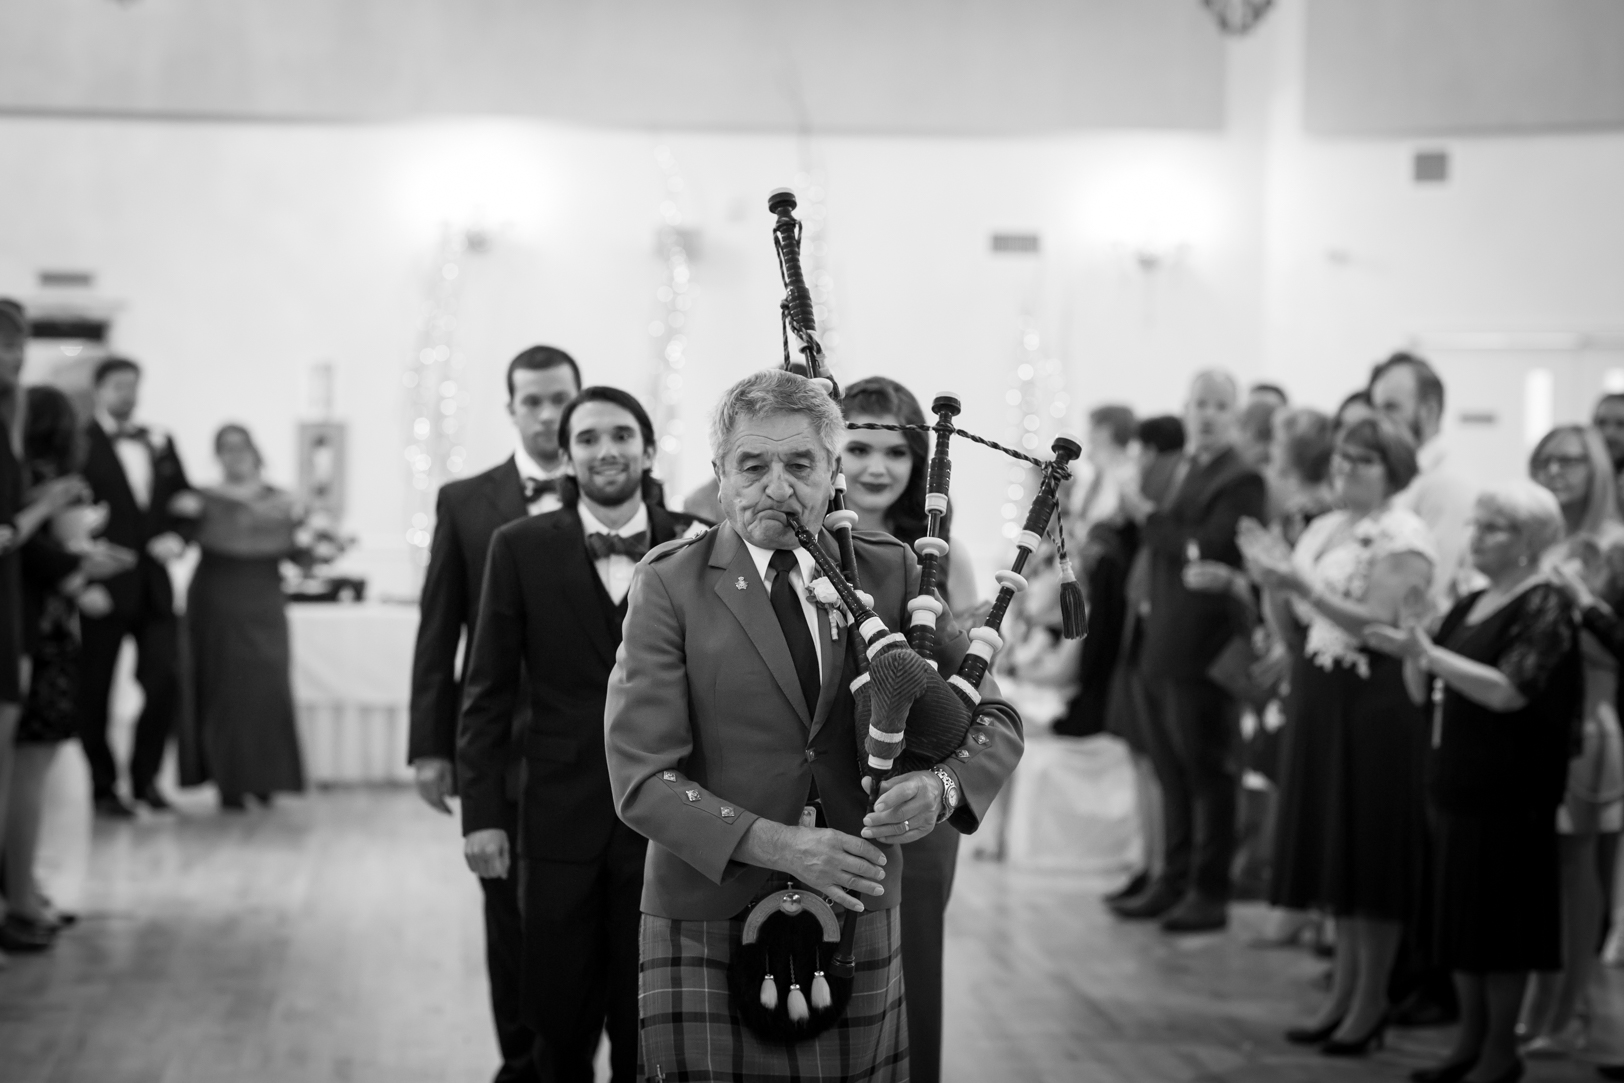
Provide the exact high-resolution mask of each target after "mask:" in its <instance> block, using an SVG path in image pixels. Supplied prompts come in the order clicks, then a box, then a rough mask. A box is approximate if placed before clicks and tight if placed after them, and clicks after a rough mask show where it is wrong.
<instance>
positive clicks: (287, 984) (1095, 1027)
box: [0, 790, 1596, 1083]
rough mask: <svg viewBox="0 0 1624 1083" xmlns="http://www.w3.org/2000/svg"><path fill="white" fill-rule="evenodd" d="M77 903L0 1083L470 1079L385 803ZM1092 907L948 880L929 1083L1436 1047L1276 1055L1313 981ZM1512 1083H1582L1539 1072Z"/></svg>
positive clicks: (14, 980) (1374, 1067)
mask: <svg viewBox="0 0 1624 1083" xmlns="http://www.w3.org/2000/svg"><path fill="white" fill-rule="evenodd" d="M98 831H99V834H98V838H97V845H96V871H95V873H94V875H93V880H92V884H91V887H90V896H91V898H92V899H94V900H96V901H95V904H94V905H93V906H92V907H91V908H90V909H89V911H88V912H87V913H86V915H85V919H84V921H83V922H82V923H81V925H80V926H79V927H78V928H76V929H75V930H73V931H71V932H70V933H69V934H68V935H66V936H65V937H64V939H63V940H62V942H61V943H60V945H59V946H58V948H57V949H56V951H54V952H53V953H51V954H50V955H48V956H43V957H35V958H27V959H16V958H14V959H13V960H12V963H11V966H10V967H9V968H8V969H7V970H5V971H3V972H0V1083H88V1081H98V1083H218V1081H222V1080H233V1081H241V1083H303V1081H307V1080H310V1081H328V1080H344V1081H351V1083H373V1081H377V1083H384V1081H388V1083H415V1081H419V1080H421V1081H424V1083H428V1081H434V1083H453V1081H463V1080H466V1081H470V1083H474V1081H479V1083H482V1081H484V1080H487V1079H489V1078H490V1075H491V1073H492V1071H493V1070H494V1067H495V1064H494V1042H493V1039H492V1037H491V1033H490V1027H489V1023H488V1016H487V1008H486V1001H485V991H484V976H483V968H484V963H483V957H482V941H481V936H480V927H479V893H478V889H477V886H476V885H475V883H474V881H473V880H472V878H471V877H470V876H469V875H468V874H467V873H466V872H465V871H464V869H463V867H462V862H461V858H460V855H459V847H458V840H457V837H456V831H455V827H454V825H453V823H452V822H451V821H450V820H448V819H446V818H443V817H438V816H435V815H434V814H432V813H430V812H429V811H428V810H426V809H424V808H423V807H422V806H420V805H419V804H417V802H416V799H415V798H414V797H413V796H412V795H411V794H410V793H408V792H406V791H400V790H352V791H334V792H326V793H321V794H317V795H315V796H312V797H309V798H306V799H303V800H297V801H288V802H285V803H284V804H283V805H281V806H279V807H278V808H277V809H275V810H274V811H271V812H268V813H267V812H253V813H250V814H248V815H246V816H236V817H223V816H220V815H218V814H216V813H214V812H213V811H212V810H211V809H210V808H209V805H208V802H207V801H200V802H197V803H189V804H188V806H187V808H186V809H184V810H183V814H182V815H180V816H177V817H171V818H166V819H159V820H147V821H143V822H139V823H135V824H127V825H101V826H100V827H99V828H98ZM1099 887H1100V885H1098V884H1097V883H1092V882H1089V881H1086V880H1083V879H1081V878H1077V877H1070V876H1063V875H1058V874H1023V873H1014V872H1010V871H1009V870H1007V869H1005V868H1004V867H1002V866H999V865H993V864H988V863H983V862H977V861H971V860H968V859H967V860H965V861H963V862H962V863H961V864H960V866H959V880H958V884H957V887H956V890H955V895H954V900H953V906H952V909H951V910H950V912H949V915H948V949H947V953H948V955H947V982H948V994H947V1014H948V1018H947V1033H948V1038H947V1049H946V1054H945V1056H946V1063H947V1066H948V1067H947V1072H948V1078H949V1079H950V1080H954V1081H963V1083H971V1081H981V1080H991V1079H997V1080H1051V1081H1068V1083H1069V1081H1086V1083H1116V1081H1123V1083H1127V1081H1132V1083H1153V1081H1163V1080H1165V1081H1170V1083H1171V1081H1197V1080H1200V1081H1213V1083H1217V1081H1234V1083H1283V1081H1288V1080H1290V1081H1297V1080H1302V1081H1308V1080H1314V1081H1329V1083H1340V1081H1347V1083H1353V1081H1360V1080H1395V1079H1400V1078H1402V1077H1403V1075H1404V1073H1405V1072H1407V1071H1408V1069H1409V1068H1411V1067H1414V1066H1415V1065H1418V1064H1420V1063H1423V1061H1425V1060H1427V1059H1430V1058H1431V1057H1433V1056H1434V1055H1436V1054H1437V1053H1438V1052H1439V1051H1440V1049H1441V1044H1440V1043H1441V1042H1442V1040H1443V1038H1444V1037H1445V1035H1443V1034H1441V1033H1438V1032H1429V1033H1423V1034H1419V1035H1417V1034H1400V1035H1398V1036H1397V1038H1396V1040H1395V1043H1394V1046H1395V1047H1394V1048H1392V1049H1391V1050H1389V1051H1387V1052H1384V1053H1381V1054H1379V1055H1377V1056H1376V1057H1374V1058H1372V1059H1371V1060H1369V1061H1365V1062H1362V1063H1355V1064H1345V1063H1331V1062H1327V1061H1326V1060H1325V1059H1324V1058H1321V1057H1319V1056H1317V1055H1315V1054H1314V1053H1312V1052H1308V1053H1304V1052H1301V1051H1298V1050H1294V1049H1292V1048H1291V1047H1289V1046H1287V1045H1285V1044H1284V1043H1283V1042H1281V1041H1280V1040H1279V1038H1278V1037H1277V1034H1278V1032H1279V1030H1280V1029H1281V1027H1282V1026H1283V1025H1285V1024H1288V1023H1290V1022H1293V1021H1295V1020H1297V1019H1299V1018H1301V1017H1302V1016H1303V1015H1304V1014H1306V1013H1307V1012H1308V1011H1310V1010H1311V1009H1312V1006H1313V1004H1314V1002H1315V1001H1316V999H1317V997H1318V994H1317V993H1316V991H1315V989H1314V985H1313V982H1314V979H1315V976H1316V974H1317V973H1318V972H1319V970H1320V966H1321V964H1318V963H1316V962H1315V961H1313V960H1312V959H1309V958H1307V957H1306V956H1304V955H1302V954H1299V953H1296V952H1280V951H1263V950H1258V949H1255V948H1251V947H1247V946H1246V945H1245V939H1246V937H1247V936H1248V934H1249V933H1250V932H1253V931H1255V930H1256V928H1257V926H1258V924H1259V923H1260V921H1261V915H1259V914H1258V913H1257V912H1256V911H1246V910H1243V911H1242V912H1241V913H1240V914H1239V915H1238V917H1237V922H1236V927H1235V928H1233V929H1232V930H1230V931H1229V932H1228V933H1226V934H1223V935H1215V936H1204V937H1197V938H1193V939H1185V940H1170V939H1167V938H1165V937H1162V936H1161V935H1159V934H1157V933H1155V932H1154V931H1153V930H1150V929H1147V928H1143V927H1139V926H1123V925H1120V924H1118V923H1116V922H1114V921H1112V920H1110V919H1109V918H1108V917H1106V916H1105V915H1104V914H1103V912H1102V910H1101V908H1100V906H1099V904H1098V902H1097V895H1098V891H1099ZM1528 1078H1530V1079H1532V1080H1550V1081H1563V1080H1580V1079H1585V1080H1591V1079H1595V1078H1596V1077H1595V1075H1594V1074H1593V1073H1592V1072H1591V1071H1590V1070H1589V1069H1588V1068H1586V1067H1583V1066H1580V1065H1573V1064H1541V1065H1539V1066H1537V1067H1536V1068H1535V1069H1534V1070H1533V1071H1532V1072H1530V1074H1529V1077H1528Z"/></svg>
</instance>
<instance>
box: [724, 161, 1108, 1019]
mask: <svg viewBox="0 0 1624 1083" xmlns="http://www.w3.org/2000/svg"><path fill="white" fill-rule="evenodd" d="M767 207H768V210H769V211H771V212H772V213H773V215H774V216H775V222H774V226H773V241H774V245H775V247H776V248H777V250H778V265H779V272H780V275H781V277H782V278H783V282H784V289H785V297H784V301H783V304H782V314H783V326H784V367H785V368H786V369H788V370H790V371H796V370H797V369H804V374H805V375H806V377H807V378H808V379H811V380H813V381H814V382H816V383H818V384H819V385H820V386H822V387H823V388H824V390H826V391H827V392H828V394H829V395H830V396H831V397H833V398H834V399H835V400H836V401H837V402H838V401H839V398H840V394H839V387H838V386H837V385H836V383H835V381H834V379H833V377H832V376H831V375H830V374H829V371H828V366H827V364H826V363H825V361H824V355H823V346H822V343H821V342H820V340H819V338H818V334H817V326H816V322H815V319H814V315H813V307H812V299H811V294H810V293H809V292H808V290H807V288H806V282H805V279H804V277H803V275H802V272H801V263H800V222H799V221H798V220H797V219H796V218H795V216H794V213H793V212H794V210H795V207H796V202H795V195H794V193H793V192H792V191H790V190H789V189H787V188H780V189H777V190H776V191H774V192H773V193H772V194H771V195H770V196H769V197H768V202H767ZM791 335H793V336H794V338H795V340H796V343H797V349H798V351H799V353H800V354H801V361H800V362H798V363H797V362H795V361H794V360H792V358H791V355H790V346H789V341H790V336H791ZM960 409H961V406H960V403H959V400H958V399H957V398H955V397H954V396H952V395H940V396H938V397H937V398H936V399H935V401H933V402H932V403H931V411H932V412H933V413H935V414H936V423H935V424H934V425H930V426H928V427H926V428H927V429H928V431H929V432H931V433H932V434H934V436H935V444H934V448H933V450H932V454H931V459H930V466H929V471H928V475H927V492H926V497H925V510H926V532H925V534H924V535H923V536H921V537H920V538H918V539H917V540H916V541H915V542H914V544H913V548H914V551H915V553H916V554H917V555H918V558H919V588H918V592H917V593H916V594H915V595H914V597H913V598H911V599H909V601H908V603H907V607H906V612H907V619H908V626H907V630H906V634H902V633H898V632H895V631H893V630H892V629H891V628H890V627H889V626H887V625H886V623H885V621H884V620H882V619H881V618H880V617H879V616H878V615H877V614H876V613H875V612H874V609H873V605H874V600H873V598H872V597H871V596H869V595H868V594H866V593H864V592H863V591H862V588H861V584H860V582H859V579H858V573H857V556H856V548H855V546H854V544H853V541H852V530H853V528H854V527H855V525H856V523H857V516H856V514H855V513H854V512H851V511H849V510H847V509H846V507H845V489H846V478H845V474H844V473H843V472H839V471H837V473H836V476H835V484H834V493H833V496H832V498H831V500H830V510H829V512H828V513H827V514H826V515H825V516H824V520H823V522H824V526H826V527H827V528H828V529H829V531H830V533H831V534H832V535H833V536H834V538H835V541H836V545H837V548H838V550H839V563H838V564H836V562H835V560H834V559H833V558H831V557H830V555H829V554H828V553H827V552H826V551H825V550H824V549H823V547H822V546H821V545H820V544H819V543H818V539H817V537H816V536H815V535H814V534H813V533H812V532H811V531H810V530H808V529H807V528H806V526H805V524H803V523H802V522H801V521H800V520H799V519H798V518H796V517H795V516H793V515H791V516H789V517H788V522H789V526H790V528H791V529H792V530H793V531H794V533H795V537H796V540H797V541H798V542H799V543H800V545H801V547H802V548H803V549H805V550H806V551H807V552H808V554H810V555H811V557H812V559H813V561H814V562H815V563H816V564H817V566H818V569H819V571H820V572H822V574H823V576H824V577H826V578H827V579H828V580H829V582H830V584H831V585H832V586H833V587H834V589H835V592H836V594H837V595H838V597H839V599H840V603H841V605H842V607H843V608H844V609H845V611H846V614H847V616H848V617H849V618H850V625H851V627H852V629H853V630H854V631H855V633H856V634H855V635H854V636H850V637H848V643H849V644H850V648H849V649H851V650H853V652H854V653H853V659H854V662H855V668H856V670H857V676H856V678H855V679H854V680H853V681H852V683H851V692H852V696H853V700H854V703H855V727H856V734H857V742H856V743H857V750H856V751H857V754H858V757H859V762H860V765H861V768H862V772H863V786H864V788H865V789H866V790H867V791H868V811H869V812H873V811H874V805H875V802H876V801H877V800H878V798H879V795H880V784H881V783H882V782H883V781H884V780H885V779H887V778H890V777H893V776H894V775H898V774H904V773H907V772H911V771H923V770H929V769H930V768H932V767H934V766H935V765H937V764H939V763H942V762H943V761H950V760H951V759H952V758H953V757H954V755H955V753H958V752H959V751H960V749H961V748H962V747H963V746H964V744H965V741H966V740H967V738H969V736H970V730H971V727H972V726H973V725H974V723H975V713H976V710H977V708H978V707H979V706H980V704H981V692H980V686H981V682H982V679H983V678H984V677H985V676H986V673H987V669H988V667H989V666H990V665H991V663H992V660H993V657H994V656H995V655H996V654H997V653H998V650H999V649H1000V648H1001V647H1002V646H1003V638H1002V636H1001V634H1000V631H1001V629H1002V626H1003V622H1004V618H1005V616H1006V615H1007V614H1008V611H1009V607H1010V605H1011V603H1012V602H1013V601H1014V599H1015V595H1016V594H1018V593H1019V592H1021V591H1023V590H1025V589H1026V587H1027V581H1026V578H1025V577H1024V576H1023V575H1022V574H1021V573H1022V571H1023V570H1024V569H1025V567H1026V565H1027V562H1028V561H1029V560H1030V559H1031V557H1032V555H1033V553H1034V552H1035V551H1036V550H1037V548H1038V546H1039V544H1040V543H1041V541H1042V538H1043V535H1044V534H1045V533H1046V532H1047V531H1048V529H1049V524H1050V521H1051V520H1052V519H1053V518H1054V514H1055V507H1056V504H1057V501H1058V492H1059V489H1060V485H1061V483H1062V482H1063V481H1065V480H1066V479H1067V478H1068V477H1070V470H1069V469H1068V466H1069V464H1070V463H1071V462H1072V461H1074V460H1075V459H1077V458H1078V457H1079V456H1080V455H1081V454H1082V446H1081V445H1080V444H1078V442H1077V441H1076V440H1073V439H1071V438H1070V437H1067V436H1061V437H1057V438H1056V439H1055V441H1054V444H1053V447H1052V451H1053V457H1052V458H1051V459H1049V460H1046V461H1045V460H1040V459H1035V458H1033V457H1031V456H1028V455H1025V454H1022V453H1021V452H1018V451H1015V450H1013V449H1011V448H1006V447H1004V446H1002V445H1000V444H997V443H995V442H993V441H991V440H987V439H984V438H982V437H979V436H975V435H974V434H971V433H968V432H965V431H964V430H963V429H960V428H959V427H958V426H957V425H956V424H955V423H954V418H956V417H957V416H958V414H959V413H960ZM853 427H854V428H855V427H862V428H885V429H891V430H901V431H909V430H911V429H913V427H911V426H905V425H890V424H885V425H879V424H870V425H863V426H853ZM913 431H917V430H913ZM955 435H958V436H963V437H964V438H966V439H968V440H971V441H973V442H975V443H978V444H982V445H984V446H987V447H990V448H993V449H995V450H998V451H1002V452H1004V453H1005V454H1007V455H1010V456H1012V457H1014V458H1017V459H1020V460H1022V461H1024V462H1027V463H1030V464H1032V465H1034V466H1036V467H1038V468H1039V470H1040V480H1039V483H1038V491H1037V495H1036V497H1035V498H1034V499H1033V501H1032V506H1031V508H1030V509H1029V511H1028V512H1027V516H1026V521H1025V523H1024V525H1023V529H1022V530H1021V532H1020V533H1019V534H1018V535H1016V538H1015V541H1016V550H1015V558H1014V561H1013V562H1012V564H1011V566H1010V567H1009V568H1008V569H1006V570H1003V571H1000V572H998V573H997V574H996V579H997V582H998V588H999V589H998V595H997V597H996V598H995V599H994V601H993V603H992V608H991V609H990V610H989V611H988V614H987V617H986V619H985V621H984V622H983V623H982V624H981V625H980V626H979V627H976V628H973V629H971V630H970V632H969V638H970V641H971V642H970V647H969V650H968V652H967V653H966V654H965V655H964V658H963V660H962V661H961V662H960V664H959V667H958V670H957V672H955V673H954V674H953V675H952V676H950V677H947V678H946V679H944V678H943V677H942V675H941V672H940V669H939V662H938V659H937V646H938V644H937V638H936V629H937V622H938V620H939V619H940V617H941V616H942V613H943V612H944V606H943V604H942V600H941V597H940V588H941V587H942V586H943V585H945V577H946V575H945V572H946V561H947V553H948V540H947V538H946V537H945V536H944V530H943V524H944V521H945V519H946V517H947V511H948V490H949V485H950V481H951V477H952V461H951V458H950V451H949V446H950V441H951V439H952V437H954V436H955ZM1057 527H1058V524H1057ZM1057 546H1058V552H1059V557H1060V570H1061V611H1062V624H1063V631H1064V634H1065V635H1066V637H1067V638H1070V639H1077V638H1081V637H1082V636H1083V634H1084V633H1085V631H1086V618H1085V613H1084V606H1083V599H1082V592H1081V589H1080V588H1079V587H1078V585H1077V582H1076V576H1075V574H1074V573H1073V572H1072V570H1071V566H1070V562H1069V560H1068V559H1067V558H1066V552H1065V541H1064V537H1063V535H1061V534H1060V533H1059V532H1058V530H1057ZM833 913H834V911H833V909H832V907H831V906H830V905H829V903H828V902H827V901H826V900H824V899H823V898H822V896H820V895H818V894H817V893H815V892H813V891H812V890H811V889H809V888H805V887H797V886H796V885H794V884H790V885H788V886H787V887H786V888H785V889H784V890H782V891H780V892H777V893H776V894H773V895H769V896H767V897H765V898H763V899H762V900H761V901H760V902H759V903H757V905H756V907H755V908H754V910H752V912H751V914H750V916H749V918H748V919H747V920H746V923H745V934H744V937H743V940H742V943H741V944H740V946H739V948H738V950H736V951H735V952H734V959H733V964H732V965H731V966H730V968H729V985H730V988H731V990H732V993H733V996H734V1004H735V1007H736V1010H738V1011H739V1013H740V1017H741V1019H742V1020H743V1021H744V1023H745V1024H746V1025H747V1026H749V1027H750V1028H751V1029H752V1030H754V1031H756V1032H757V1033H758V1034H760V1035H761V1036H762V1037H765V1038H768V1039H770V1040H774V1041H779V1042H786V1043H790V1042H797V1041H804V1040H806V1039H809V1038H812V1037H814V1036H816V1035H817V1034H819V1033H821V1032H822V1031H824V1030H826V1029H827V1028H828V1027H830V1026H832V1025H833V1024H834V1023H835V1022H836V1021H838V1020H839V1018H840V1016H841V1014H842V1013H843V1012H844V1011H845V1008H846V1004H847V1002H848V1001H849V999H850V996H851V986H852V978H853V975H854V973H855V970H856V960H855V950H854V946H855V938H856V931H857V917H858V913H859V912H858V911H856V910H846V911H845V912H844V915H843V917H842V919H841V920H840V922H839V932H838V935H837V934H836V925H835V921H834V918H833ZM783 982H787V988H785V989H783V990H781V989H780V984H781V983H783ZM802 982H806V983H807V984H808V987H809V990H810V995H808V994H807V993H804V992H803V991H802V989H801V985H802ZM781 992H782V993H783V995H782V996H781V995H780V993H781Z"/></svg>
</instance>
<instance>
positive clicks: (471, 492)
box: [406, 458, 528, 761]
mask: <svg viewBox="0 0 1624 1083" xmlns="http://www.w3.org/2000/svg"><path fill="white" fill-rule="evenodd" d="M527 514H528V509H527V508H526V506H525V502H524V482H523V481H522V480H521V479H520V477H519V467H518V466H517V464H515V463H514V461H513V460H512V459H511V458H509V459H504V460H503V461H502V462H501V463H499V464H497V465H496V466H493V467H492V468H491V469H489V470H487V471H485V472H484V473H483V474H476V475H474V476H473V477H471V478H464V479H463V480H461V481H453V482H449V483H447V484H446V485H444V486H442V487H441V489H440V495H439V498H438V499H437V500H436V501H435V522H434V543H433V546H432V547H431V548H430V550H429V568H428V574H427V575H426V576H425V577H424V579H423V595H422V599H421V601H420V602H419V607H418V608H419V616H418V624H417V647H416V650H415V651H414V652H413V654H412V700H411V715H412V726H411V736H410V738H409V740H408V743H407V753H406V755H407V759H408V761H411V760H417V759H421V758H423V757H426V756H427V757H434V758H437V759H443V760H455V759H456V758H457V712H458V711H459V710H460V708H461V706H462V681H461V679H460V677H459V675H458V672H457V647H458V645H459V644H460V643H461V642H462V638H463V632H464V630H466V631H467V633H468V642H469V644H470V645H471V644H472V643H473V638H474V629H475V628H476V627H477V626H478V620H479V591H480V588H481V587H482V586H483V585H484V582H485V557H486V554H487V553H488V552H489V550H490V547H491V536H492V535H493V534H495V533H496V531H497V530H498V528H500V527H502V526H504V525H506V524H507V523H511V522H513V521H514V520H515V519H523V518H525V517H526V515H527ZM463 670H464V672H466V670H467V663H466V661H465V662H464V664H463Z"/></svg>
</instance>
